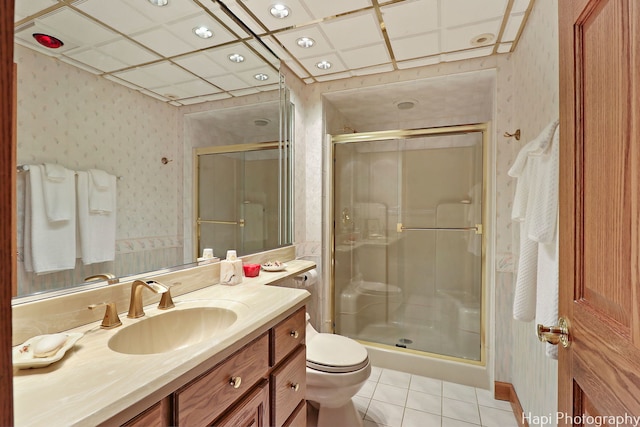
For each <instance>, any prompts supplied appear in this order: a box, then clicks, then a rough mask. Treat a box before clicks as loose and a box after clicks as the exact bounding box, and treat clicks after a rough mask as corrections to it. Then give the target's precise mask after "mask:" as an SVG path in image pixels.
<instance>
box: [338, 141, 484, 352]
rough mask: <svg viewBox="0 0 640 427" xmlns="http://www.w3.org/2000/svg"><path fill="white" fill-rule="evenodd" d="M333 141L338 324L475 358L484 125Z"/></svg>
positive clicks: (384, 340)
mask: <svg viewBox="0 0 640 427" xmlns="http://www.w3.org/2000/svg"><path fill="white" fill-rule="evenodd" d="M334 150H335V151H334V153H335V168H334V218H335V229H334V241H335V245H334V260H335V268H334V293H335V319H336V332H338V333H340V334H343V335H346V336H350V337H352V338H355V339H359V340H362V341H367V342H373V343H379V344H383V345H388V346H393V347H396V348H399V349H409V350H417V351H422V352H429V353H436V354H440V355H446V356H452V357H456V358H462V359H468V360H481V331H480V328H481V300H482V232H483V230H482V195H483V190H482V186H483V132H481V131H478V132H471V133H455V132H453V133H445V134H429V135H425V136H421V137H418V138H416V137H412V138H406V139H393V140H389V139H385V140H375V139H373V140H369V141H366V142H353V143H339V144H335V146H334Z"/></svg>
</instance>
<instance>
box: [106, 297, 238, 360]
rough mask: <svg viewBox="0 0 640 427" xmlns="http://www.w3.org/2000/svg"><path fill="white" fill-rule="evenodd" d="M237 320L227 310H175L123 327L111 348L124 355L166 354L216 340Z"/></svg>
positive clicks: (112, 342)
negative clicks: (208, 340)
mask: <svg viewBox="0 0 640 427" xmlns="http://www.w3.org/2000/svg"><path fill="white" fill-rule="evenodd" d="M237 319H238V314H237V313H236V311H235V310H233V309H230V308H226V307H188V308H178V307H176V308H174V309H169V310H168V311H166V312H162V313H160V314H156V315H154V316H152V317H151V316H150V317H146V318H143V319H140V320H137V321H136V322H135V323H132V324H131V325H129V326H125V327H123V328H122V329H120V330H119V331H118V332H116V334H115V335H114V336H112V337H111V339H109V343H108V346H109V348H110V349H111V350H113V351H116V352H118V353H124V354H155V353H165V352H168V351H173V350H178V349H181V348H184V347H188V346H190V345H193V344H197V343H199V342H202V341H204V340H206V339H210V338H213V337H215V335H216V334H219V333H221V332H222V331H224V330H226V329H227V328H229V327H230V326H231V325H233V324H234V323H235V321H236V320H237Z"/></svg>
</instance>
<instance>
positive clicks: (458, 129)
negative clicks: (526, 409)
mask: <svg viewBox="0 0 640 427" xmlns="http://www.w3.org/2000/svg"><path fill="white" fill-rule="evenodd" d="M489 130H490V123H489V122H485V123H475V124H467V125H456V126H444V127H435V128H423V129H405V130H389V131H377V132H363V133H348V134H340V135H329V136H330V150H331V152H330V156H331V157H330V159H331V162H330V165H329V169H330V179H331V183H330V187H331V188H330V189H329V191H330V197H329V198H328V204H329V206H328V209H329V213H330V222H329V224H331V225H332V226H331V236H330V242H329V245H330V252H331V261H330V263H329V265H330V276H329V277H330V281H329V288H330V295H329V299H330V301H331V303H330V304H331V332H333V333H335V319H336V317H335V316H336V295H335V262H334V260H335V251H336V249H335V248H336V245H335V243H336V238H335V237H336V217H335V210H334V209H335V206H334V198H335V191H334V188H335V185H336V179H335V172H336V171H335V167H334V165H335V155H336V153H335V151H336V145H337V144H347V143H358V142H372V141H385V140H398V139H412V138H422V137H426V136H443V135H456V134H465V133H474V132H481V133H482V221H481V223H480V224H479V228H480V229H481V230H483V231H482V234H481V235H482V245H481V246H482V252H481V261H480V275H481V289H480V294H481V296H480V360H469V359H464V358H459V357H454V356H448V355H443V354H438V353H431V352H427V351H421V350H414V349H408V348H402V347H396V346H391V345H387V344H381V343H376V342H369V341H363V340H357V341H359V342H360V343H362V344H365V345H368V346H371V347H378V348H383V349H388V350H393V351H398V352H405V353H412V354H417V355H421V356H429V357H434V358H438V359H444V360H451V361H455V362H462V363H466V364H471V365H478V366H485V365H486V363H487V361H486V358H487V355H486V343H485V341H486V332H485V327H486V315H487V314H486V305H487V304H486V301H485V300H486V286H487V285H486V281H487V280H486V273H487V270H486V240H487V239H486V235H487V224H486V223H487V216H488V215H487V211H488V204H487V203H486V202H487V185H486V184H487V182H489V181H488V179H487V178H488V175H487V174H488V166H487V162H488V147H489Z"/></svg>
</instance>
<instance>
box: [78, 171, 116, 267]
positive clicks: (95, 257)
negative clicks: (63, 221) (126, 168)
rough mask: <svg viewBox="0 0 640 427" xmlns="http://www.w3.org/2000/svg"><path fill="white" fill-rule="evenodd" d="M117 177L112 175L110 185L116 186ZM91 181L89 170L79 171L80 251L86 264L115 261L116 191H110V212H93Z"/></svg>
mask: <svg viewBox="0 0 640 427" xmlns="http://www.w3.org/2000/svg"><path fill="white" fill-rule="evenodd" d="M115 179H116V177H115V176H110V178H109V180H110V181H112V182H109V187H111V186H113V188H115V185H116V182H115ZM89 181H90V178H89V174H88V173H87V172H78V192H77V194H78V229H79V237H80V239H79V240H80V250H79V251H78V252H79V255H80V257H81V258H82V262H83V263H84V264H85V265H86V264H93V263H97V262H105V261H113V260H115V256H116V193H115V191H112V192H109V193H108V194H110V195H111V197H112V200H110V201H109V203H110V204H111V205H112V206H113V209H112V210H111V211H110V212H101V213H95V212H91V210H90V209H89V200H90V198H89V196H90V190H89V188H90V184H89Z"/></svg>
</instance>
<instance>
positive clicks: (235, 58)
mask: <svg viewBox="0 0 640 427" xmlns="http://www.w3.org/2000/svg"><path fill="white" fill-rule="evenodd" d="M229 61H231V62H235V63H238V64H239V63H240V62H244V56H242V55H240V54H239V53H232V54H231V55H229Z"/></svg>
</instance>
